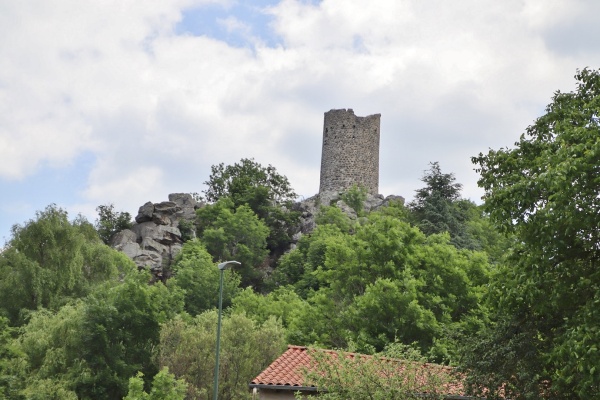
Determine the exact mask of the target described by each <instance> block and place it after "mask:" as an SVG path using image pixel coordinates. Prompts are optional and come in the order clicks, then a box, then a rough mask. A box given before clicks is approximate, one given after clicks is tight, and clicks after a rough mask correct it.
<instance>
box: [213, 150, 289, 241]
mask: <svg viewBox="0 0 600 400" xmlns="http://www.w3.org/2000/svg"><path fill="white" fill-rule="evenodd" d="M204 183H205V184H206V185H207V189H206V190H205V191H204V193H205V195H206V199H207V200H208V201H209V202H218V201H219V200H221V199H224V198H228V199H230V200H231V203H230V204H231V206H230V208H231V210H232V211H233V210H236V209H238V207H240V206H243V205H244V206H248V207H250V209H251V210H252V211H253V212H254V213H255V214H256V215H257V216H258V218H259V219H260V220H261V221H263V222H264V223H265V224H266V226H267V227H268V228H269V235H268V239H267V244H268V247H269V250H271V251H272V252H281V251H283V250H284V249H285V248H286V247H287V245H288V244H289V242H290V239H291V234H292V231H293V228H294V227H295V225H296V224H297V222H298V219H299V216H300V214H299V213H298V212H297V211H292V202H293V200H294V199H295V198H296V193H294V191H293V189H292V187H291V186H290V183H289V181H288V179H287V178H286V177H285V176H283V175H280V174H279V173H278V172H277V170H276V169H275V167H273V166H271V165H269V166H267V167H263V166H262V165H260V164H259V163H257V162H256V161H254V160H253V159H247V158H243V159H241V160H240V162H239V163H235V164H233V165H228V166H225V165H224V164H223V163H221V164H218V165H213V166H212V167H211V174H210V177H209V179H208V181H207V182H204Z"/></svg>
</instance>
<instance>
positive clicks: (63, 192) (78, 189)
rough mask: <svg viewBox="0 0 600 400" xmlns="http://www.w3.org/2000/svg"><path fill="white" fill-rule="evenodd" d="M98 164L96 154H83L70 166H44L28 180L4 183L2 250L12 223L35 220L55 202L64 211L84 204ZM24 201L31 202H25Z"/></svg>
mask: <svg viewBox="0 0 600 400" xmlns="http://www.w3.org/2000/svg"><path fill="white" fill-rule="evenodd" d="M94 163H95V156H94V154H92V153H89V152H88V153H84V154H81V155H80V156H79V157H77V159H75V160H73V162H72V163H71V164H70V165H68V166H66V167H62V168H55V167H51V166H48V165H42V166H40V168H38V171H37V173H35V174H33V175H31V176H29V177H27V179H25V180H19V181H4V180H0V188H1V191H2V204H0V226H1V229H0V249H1V248H2V245H3V244H4V241H5V240H8V238H9V235H10V232H9V229H10V226H11V225H12V224H20V225H22V224H23V223H25V222H27V221H29V220H30V219H34V218H35V212H36V211H42V210H44V209H45V208H46V206H48V205H50V204H52V203H54V204H56V205H58V206H59V207H63V208H64V207H68V206H70V205H71V204H72V203H73V202H77V201H82V202H83V200H82V199H81V198H80V197H79V195H80V194H81V193H82V192H83V190H85V188H86V186H87V180H88V176H89V174H90V171H91V169H92V167H93V166H94ZM74 195H75V196H74ZM23 199H27V200H26V201H23ZM98 205H100V204H98ZM76 216H77V215H76V214H75V215H71V214H69V219H71V220H72V219H74V218H75V217H76ZM4 219H6V220H4ZM90 222H92V223H93V222H94V221H90Z"/></svg>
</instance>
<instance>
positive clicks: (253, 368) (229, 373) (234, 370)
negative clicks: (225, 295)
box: [157, 311, 285, 400]
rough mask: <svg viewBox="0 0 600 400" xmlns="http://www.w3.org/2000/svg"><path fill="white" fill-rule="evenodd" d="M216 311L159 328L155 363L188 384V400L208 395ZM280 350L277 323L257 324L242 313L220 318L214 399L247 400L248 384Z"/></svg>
mask: <svg viewBox="0 0 600 400" xmlns="http://www.w3.org/2000/svg"><path fill="white" fill-rule="evenodd" d="M216 324H217V312H216V311H207V312H205V313H202V314H200V315H197V316H196V317H195V318H193V319H189V318H186V317H185V316H184V317H181V318H175V319H173V320H171V321H169V322H167V323H165V324H164V325H163V326H162V328H161V334H160V335H161V339H160V345H159V346H158V356H157V357H158V361H159V363H160V365H161V366H167V367H169V371H172V372H173V374H175V376H177V377H178V378H183V379H185V381H186V382H187V383H188V385H189V386H188V392H187V398H188V399H206V400H209V399H210V398H211V396H212V389H213V372H214V366H215V339H216V338H215V336H216V330H215V326H216ZM284 348H285V341H284V330H283V328H282V326H281V324H280V323H279V322H278V321H276V320H275V318H270V319H268V320H267V321H265V322H264V323H260V324H259V323H256V322H254V321H252V320H251V319H250V318H248V317H246V316H245V315H244V314H232V315H227V314H226V315H224V316H223V330H222V334H221V353H220V362H219V367H220V375H219V399H223V400H237V399H246V398H249V397H250V394H249V392H248V382H250V381H251V380H252V379H253V378H254V377H255V376H256V375H258V374H259V373H260V371H262V370H263V369H264V368H266V367H267V366H268V365H269V364H270V363H271V362H272V361H273V360H274V359H275V358H277V357H278V356H279V355H280V354H281V352H282V351H283V350H284Z"/></svg>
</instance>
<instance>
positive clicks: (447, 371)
mask: <svg viewBox="0 0 600 400" xmlns="http://www.w3.org/2000/svg"><path fill="white" fill-rule="evenodd" d="M315 350H316V349H315ZM318 351H323V352H326V353H329V354H333V355H337V354H338V352H336V351H333V350H318ZM343 354H344V356H346V357H348V358H356V357H361V358H362V357H364V358H370V357H372V356H367V355H364V354H357V353H349V352H344V353H343ZM385 360H386V361H389V362H393V363H398V365H399V370H400V371H401V370H402V369H403V368H404V367H402V366H401V365H405V364H404V362H403V361H402V360H398V359H393V358H389V359H385ZM312 366H314V360H313V359H312V357H311V356H310V353H309V351H308V348H307V347H304V346H293V345H288V349H287V350H286V351H285V353H283V354H282V355H281V356H279V358H277V359H276V360H275V361H273V362H272V363H271V365H269V366H268V367H267V368H266V369H265V370H264V371H263V372H261V373H260V374H259V375H258V376H257V377H256V378H254V379H253V380H252V382H250V386H251V387H253V386H254V387H255V386H277V387H278V388H282V387H286V386H287V387H289V388H290V389H292V388H298V389H300V388H304V389H309V388H310V389H313V390H314V389H315V387H314V386H313V385H311V384H307V383H306V382H305V379H304V376H303V372H304V371H306V370H310V369H311V367H312ZM418 369H419V370H422V371H423V374H421V375H422V376H421V377H415V378H416V379H417V380H418V381H420V383H421V384H423V385H425V384H426V382H425V381H426V380H427V378H425V376H426V375H428V374H431V373H435V374H437V375H445V377H446V378H448V377H451V375H452V368H450V367H444V366H441V365H437V364H429V363H422V364H419V365H418ZM444 386H445V388H444V389H445V390H444V391H445V392H446V394H447V395H449V396H456V397H455V398H462V396H463V393H464V390H463V385H462V382H460V380H459V379H457V378H454V379H448V381H447V383H446V384H444Z"/></svg>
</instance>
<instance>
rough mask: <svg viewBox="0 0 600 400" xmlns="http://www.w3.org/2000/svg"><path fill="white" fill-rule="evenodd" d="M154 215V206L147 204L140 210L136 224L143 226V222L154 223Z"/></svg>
mask: <svg viewBox="0 0 600 400" xmlns="http://www.w3.org/2000/svg"><path fill="white" fill-rule="evenodd" d="M152 214H154V204H152V203H151V202H147V203H146V204H144V205H143V206H141V207H140V209H139V210H138V215H137V216H136V217H135V222H137V223H138V224H141V223H142V222H148V221H152Z"/></svg>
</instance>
